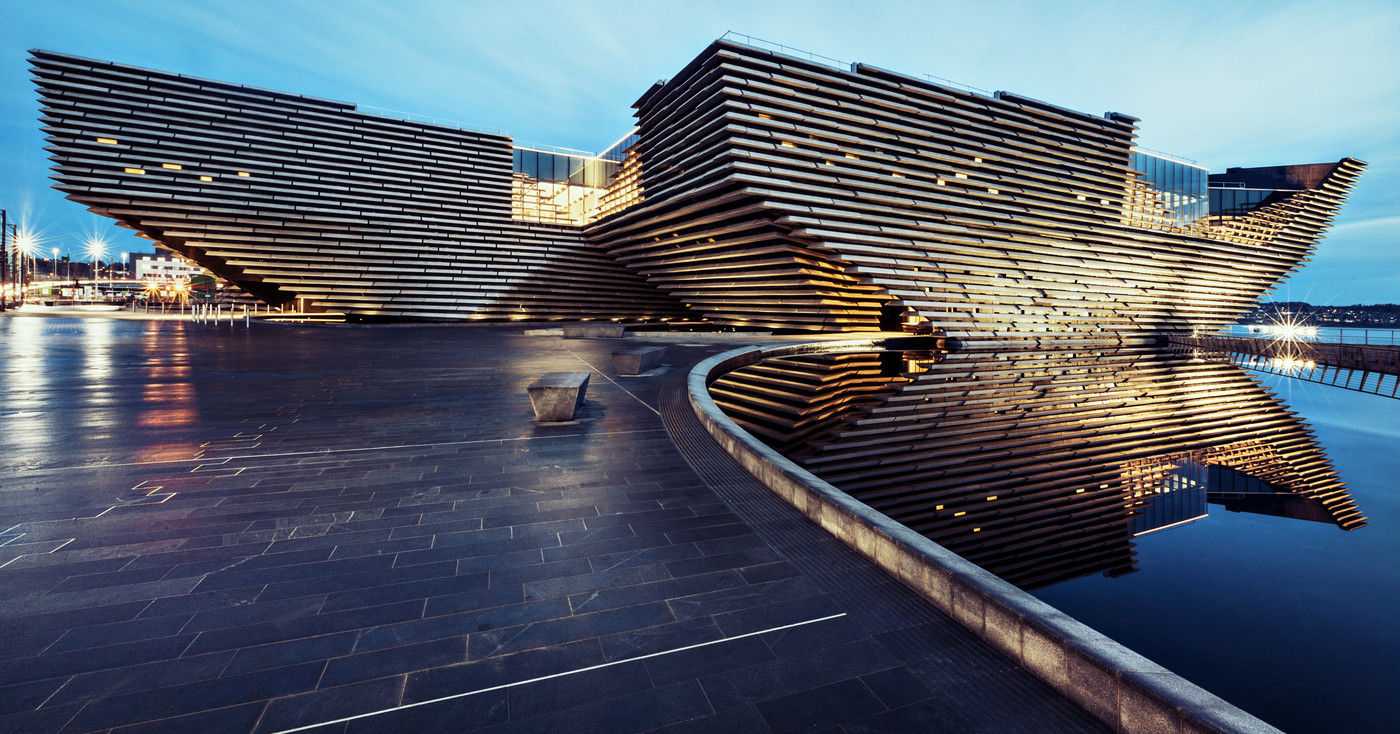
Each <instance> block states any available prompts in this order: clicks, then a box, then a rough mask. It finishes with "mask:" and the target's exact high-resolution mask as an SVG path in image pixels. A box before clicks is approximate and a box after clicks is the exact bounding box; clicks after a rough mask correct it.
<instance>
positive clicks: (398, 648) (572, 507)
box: [0, 317, 1103, 734]
mask: <svg viewBox="0 0 1400 734" xmlns="http://www.w3.org/2000/svg"><path fill="white" fill-rule="evenodd" d="M627 343H628V344H629V345H630V344H636V343H643V342H639V341H638V340H636V339H631V340H629V341H628V342H627ZM618 344H619V342H617V341H614V340H601V339H596V340H590V339H563V338H560V337H555V336H524V335H522V334H521V333H520V330H518V329H516V330H511V329H506V328H471V327H433V326H423V327H412V326H395V327H348V326H340V327H327V326H304V327H296V326H281V325H270V324H254V325H253V327H252V328H244V327H243V326H242V325H241V324H239V325H237V326H229V325H221V326H210V325H196V324H191V323H183V322H169V321H165V322H155V321H150V322H141V321H117V320H110V319H101V318H87V319H64V318H35V317H7V318H0V358H2V361H0V397H2V398H3V401H2V402H0V593H3V597H0V625H3V628H4V634H3V635H0V732H29V731H33V732H59V731H63V732H89V731H114V732H122V733H126V732H138V731H139V732H154V731H198V732H201V734H216V733H218V732H253V731H257V732H279V731H291V730H299V729H314V730H315V731H318V732H366V731H376V732H377V731H386V732H399V731H466V730H482V731H493V732H494V731H513V732H514V731H523V732H559V731H570V732H644V731H664V732H668V733H669V732H699V731H721V732H725V733H726V734H741V733H743V732H768V731H772V732H796V731H845V732H866V731H911V730H919V731H948V732H975V731H985V732H1043V731H1051V730H1053V731H1102V730H1103V726H1102V725H1101V724H1099V723H1098V722H1096V721H1095V720H1093V719H1091V718H1090V717H1089V716H1088V715H1087V714H1086V713H1084V712H1082V711H1081V710H1080V709H1078V708H1077V707H1075V706H1074V705H1072V704H1070V703H1068V702H1067V701H1065V700H1064V699H1062V698H1060V697H1059V696H1058V694H1056V693H1054V692H1053V691H1052V690H1051V689H1050V688H1048V687H1047V686H1046V685H1044V684H1042V683H1040V682H1039V681H1037V680H1036V679H1035V678H1033V677H1032V676H1031V675H1030V674H1029V673H1026V672H1025V671H1023V670H1021V669H1020V668H1018V667H1017V666H1016V665H1014V664H1013V663H1011V662H1010V661H1009V660H1007V659H1005V658H1003V657H1002V656H1001V655H1000V654H998V653H996V652H995V651H993V650H992V649H991V648H990V647H988V646H987V645H986V644H984V643H983V642H981V641H980V640H979V639H977V638H976V637H975V636H974V635H973V634H971V633H970V632H967V631H966V630H964V629H963V628H962V627H960V626H959V625H958V624H956V623H955V622H953V621H951V620H950V619H948V618H947V617H945V616H944V615H943V614H942V613H941V612H938V611H937V610H936V609H934V608H933V607H931V606H930V605H928V604H927V603H925V602H923V601H922V600H921V599H919V598H918V597H917V596H916V595H914V594H913V593H912V592H910V591H908V590H907V589H905V588H904V587H903V586H901V585H900V584H899V583H897V582H895V581H893V580H892V579H890V578H889V577H888V576H886V575H885V574H884V573H883V572H882V571H880V570H878V569H877V568H875V567H874V566H873V565H872V564H870V563H869V562H867V561H866V560H864V559H863V558H862V557H860V556H859V555H857V554H856V553H855V552H854V551H851V550H849V549H847V548H846V547H845V546H843V545H841V544H840V543H839V542H837V541H835V540H834V539H832V538H831V537H830V536H828V535H827V534H826V533H825V532H823V531H822V530H821V529H819V528H818V527H816V526H815V525H813V524H811V523H810V522H808V521H807V520H806V519H805V518H803V517H802V516H801V515H799V514H798V513H797V512H796V511H795V510H792V509H791V508H789V507H788V506H787V505H785V504H783V503H782V502H781V501H780V500H778V499H777V498H776V496H774V495H773V494H771V493H770V492H769V491H768V490H766V489H765V488H763V487H762V486H760V485H759V484H757V483H756V482H755V481H754V480H753V479H752V478H751V477H749V476H748V475H747V474H746V473H745V472H744V471H743V470H742V469H740V468H739V467H738V466H737V464H735V463H734V462H733V461H732V460H730V459H729V457H728V456H727V455H725V454H723V453H722V452H721V451H720V449H719V448H718V446H717V445H716V444H715V443H714V442H713V441H712V439H710V437H709V436H708V435H707V434H706V433H705V432H704V431H703V430H702V429H701V428H700V427H699V425H698V423H697V421H696V420H695V419H694V417H693V415H692V414H691V412H690V407H689V405H688V403H687V402H686V400H685V392H684V377H685V374H686V373H687V371H688V370H689V368H690V366H691V365H693V364H694V363H696V362H698V361H699V360H700V359H703V358H704V357H706V356H708V355H711V354H715V353H717V352H719V351H723V350H725V349H728V348H731V347H732V346H733V344H732V342H731V343H728V344H725V345H710V346H706V345H701V344H682V343H677V342H676V341H675V340H669V341H668V342H666V346H667V348H668V351H667V356H666V359H665V360H664V361H665V362H666V363H667V365H666V366H664V367H663V368H661V369H659V370H655V371H653V372H652V373H651V374H648V375H645V376H642V377H622V376H618V375H615V374H613V372H612V370H611V367H610V365H609V355H610V353H611V351H612V350H613V349H615V348H617V346H618ZM559 370H590V371H594V372H595V373H594V374H593V375H592V379H591V382H590V384H589V388H588V402H587V403H586V404H585V405H584V407H583V411H582V413H581V415H580V416H578V419H577V420H576V421H574V422H572V423H569V424H565V425H557V426H543V425H539V424H536V423H535V422H534V421H533V420H532V415H531V411H530V403H529V400H528V398H527V397H526V392H525V386H526V385H527V384H528V383H529V382H530V381H531V380H532V379H533V378H534V377H536V376H538V375H539V374H541V373H543V372H548V371H559Z"/></svg>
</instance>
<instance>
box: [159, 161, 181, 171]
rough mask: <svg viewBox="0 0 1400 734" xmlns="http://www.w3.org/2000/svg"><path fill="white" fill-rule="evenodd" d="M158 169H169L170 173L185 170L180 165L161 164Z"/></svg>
mask: <svg viewBox="0 0 1400 734" xmlns="http://www.w3.org/2000/svg"><path fill="white" fill-rule="evenodd" d="M160 167H161V168H166V169H169V170H171V171H183V170H185V167H184V166H182V165H180V164H179V163H162V164H160Z"/></svg>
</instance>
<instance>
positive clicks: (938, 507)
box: [933, 505, 943, 512]
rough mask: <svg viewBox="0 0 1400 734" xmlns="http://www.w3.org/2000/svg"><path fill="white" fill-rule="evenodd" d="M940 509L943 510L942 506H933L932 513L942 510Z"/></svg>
mask: <svg viewBox="0 0 1400 734" xmlns="http://www.w3.org/2000/svg"><path fill="white" fill-rule="evenodd" d="M942 509H943V505H934V506H933V510H934V512H937V511H939V510H942Z"/></svg>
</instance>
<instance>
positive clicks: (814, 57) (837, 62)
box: [718, 30, 994, 97]
mask: <svg viewBox="0 0 1400 734" xmlns="http://www.w3.org/2000/svg"><path fill="white" fill-rule="evenodd" d="M718 40H721V41H733V42H737V43H742V44H743V45H745V46H753V47H755V48H765V49H768V50H770V51H777V52H778V53H781V54H786V55H788V56H795V57H798V58H804V57H805V58H806V59H807V60H809V61H813V62H816V63H819V64H822V65H824V66H831V67H834V68H836V69H840V70H841V71H849V70H850V69H851V67H852V66H853V64H852V63H851V62H849V61H843V60H841V59H837V58H833V57H831V56H825V55H823V54H819V53H816V52H815V51H808V50H807V49H803V48H797V47H795V46H789V45H787V44H783V43H778V42H777V41H769V40H767V39H763V38H759V37H757V36H751V35H749V34H747V33H740V32H739V31H732V30H731V31H725V32H724V35H722V36H720V37H719V39H718ZM919 77H920V78H922V79H927V80H929V81H931V82H934V83H935V84H942V85H945V86H950V87H957V88H959V89H963V90H966V91H969V92H973V93H975V94H981V95H983V96H987V97H990V96H992V95H993V94H994V92H992V91H991V90H987V89H983V88H981V87H976V86H973V85H971V84H967V83H965V82H959V81H955V80H953V79H948V78H946V77H941V76H934V75H933V74H919Z"/></svg>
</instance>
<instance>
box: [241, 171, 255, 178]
mask: <svg viewBox="0 0 1400 734" xmlns="http://www.w3.org/2000/svg"><path fill="white" fill-rule="evenodd" d="M238 175H240V176H242V177H244V178H247V177H249V176H251V175H253V174H251V173H248V172H247V171H239V172H238Z"/></svg>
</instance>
